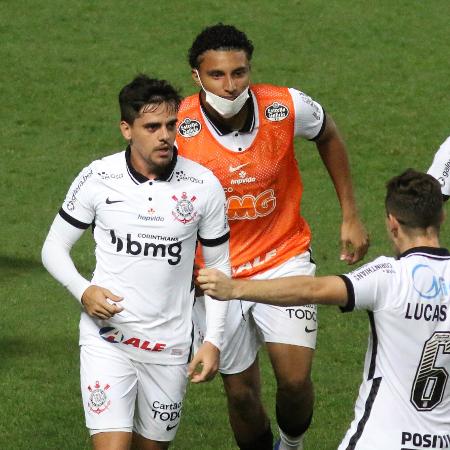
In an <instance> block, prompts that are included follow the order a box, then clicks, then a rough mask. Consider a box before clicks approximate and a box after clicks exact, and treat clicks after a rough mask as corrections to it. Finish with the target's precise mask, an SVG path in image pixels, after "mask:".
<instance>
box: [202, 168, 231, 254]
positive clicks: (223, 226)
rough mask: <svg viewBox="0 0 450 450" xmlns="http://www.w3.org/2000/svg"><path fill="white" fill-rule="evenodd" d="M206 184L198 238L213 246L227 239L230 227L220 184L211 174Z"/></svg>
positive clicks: (206, 245) (208, 245) (203, 243)
mask: <svg viewBox="0 0 450 450" xmlns="http://www.w3.org/2000/svg"><path fill="white" fill-rule="evenodd" d="M208 185H209V186H208V188H209V189H208V191H207V195H208V198H207V199H206V204H205V210H204V212H203V215H202V219H201V221H200V224H199V231H198V240H199V241H200V243H201V244H202V245H203V246H205V247H214V246H216V245H220V244H223V243H224V242H227V241H228V240H229V238H230V228H229V226H228V220H227V214H226V199H225V193H224V191H223V188H222V185H221V184H220V183H219V180H218V179H217V178H216V177H215V176H214V175H212V174H211V179H210V182H209V183H208Z"/></svg>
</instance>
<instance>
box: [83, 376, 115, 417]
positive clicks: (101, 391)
mask: <svg viewBox="0 0 450 450" xmlns="http://www.w3.org/2000/svg"><path fill="white" fill-rule="evenodd" d="M109 388H110V386H109V384H106V385H105V386H104V387H103V388H101V387H100V383H99V381H96V382H95V385H94V388H92V387H91V386H88V390H89V392H90V395H89V401H88V406H89V409H90V410H91V411H92V412H93V413H95V414H101V413H102V412H103V411H106V410H107V409H108V408H109V405H110V404H111V400H109V399H108V395H107V393H106V391H107V390H108V389H109Z"/></svg>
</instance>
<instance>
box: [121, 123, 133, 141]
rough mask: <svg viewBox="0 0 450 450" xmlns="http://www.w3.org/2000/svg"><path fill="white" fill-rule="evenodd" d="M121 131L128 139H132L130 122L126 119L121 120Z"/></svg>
mask: <svg viewBox="0 0 450 450" xmlns="http://www.w3.org/2000/svg"><path fill="white" fill-rule="evenodd" d="M120 132H121V133H122V136H123V137H124V139H125V140H126V141H131V127H130V124H129V123H128V122H125V121H124V120H122V121H121V122H120Z"/></svg>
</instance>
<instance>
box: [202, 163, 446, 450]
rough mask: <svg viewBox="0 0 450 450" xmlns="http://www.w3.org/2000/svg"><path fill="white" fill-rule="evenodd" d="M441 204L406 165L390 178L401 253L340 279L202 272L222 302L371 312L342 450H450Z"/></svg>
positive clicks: (433, 185)
mask: <svg viewBox="0 0 450 450" xmlns="http://www.w3.org/2000/svg"><path fill="white" fill-rule="evenodd" d="M442 204H443V202H442V197H441V193H440V186H439V183H438V182H437V181H436V180H435V179H434V178H433V177H432V176H430V175H427V174H424V173H420V172H416V171H413V170H411V169H409V170H407V171H406V172H404V173H403V174H402V175H400V176H398V177H394V178H393V179H392V180H390V181H389V183H388V185H387V195H386V212H387V219H386V223H387V228H388V232H389V236H390V238H391V240H392V242H393V244H394V248H395V251H396V255H397V257H396V258H393V257H386V256H382V257H380V258H377V259H375V260H374V261H372V262H370V263H368V264H366V265H364V266H362V267H360V268H359V269H357V270H355V271H353V272H351V273H348V274H345V275H342V276H340V277H339V276H328V277H318V278H312V277H307V276H306V277H305V276H303V277H302V276H297V277H290V278H280V279H278V280H270V281H244V280H230V279H229V278H227V277H225V276H221V275H220V274H219V273H215V271H211V270H203V271H200V276H199V282H200V284H201V287H202V288H203V289H205V292H206V293H207V294H209V295H212V296H213V297H216V298H221V299H234V298H242V299H247V298H251V299H253V300H254V301H257V302H262V303H267V304H277V305H291V306H292V305H302V304H304V303H306V302H309V301H312V302H314V303H320V304H325V305H338V306H340V307H341V309H342V310H343V312H349V311H353V310H355V309H356V310H358V309H359V310H366V311H367V312H368V318H369V323H370V337H369V344H368V349H367V353H366V358H365V364H364V373H363V379H362V383H361V387H360V390H359V395H358V399H357V401H356V405H355V417H354V420H353V421H352V423H351V425H350V428H349V430H348V431H347V434H346V435H345V437H344V439H343V441H342V443H341V445H340V446H339V450H381V449H383V450H420V449H428V448H433V449H440V448H446V449H448V448H450V380H449V377H450V253H449V251H448V250H447V249H445V248H441V247H440V245H439V228H440V224H441V222H442V220H443V209H442ZM312 448H321V446H320V445H317V446H315V445H314V444H313V445H312Z"/></svg>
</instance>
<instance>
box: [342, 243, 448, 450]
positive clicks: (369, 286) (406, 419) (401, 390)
mask: <svg viewBox="0 0 450 450" xmlns="http://www.w3.org/2000/svg"><path fill="white" fill-rule="evenodd" d="M342 279H343V280H344V281H345V283H346V286H347V291H348V297H349V302H348V305H347V307H346V308H343V310H344V311H351V310H352V309H353V308H356V309H365V310H367V311H368V314H369V320H370V327H371V335H370V337H369V346H368V350H367V354H366V360H365V366H364V375H363V381H362V384H361V387H360V390H359V396H358V399H357V402H356V406H355V418H354V420H353V422H352V423H351V426H350V429H349V430H348V431H347V434H346V436H345V438H344V440H343V441H342V443H341V445H340V446H339V450H352V449H355V450H381V449H383V450H419V449H429V448H433V449H439V448H450V380H449V376H450V253H449V252H448V251H447V250H446V249H442V248H430V247H418V248H413V249H410V250H408V251H407V252H405V253H403V254H402V255H401V256H400V258H399V259H394V258H388V257H384V256H383V257H380V258H378V259H376V260H374V261H373V262H371V263H369V264H366V265H364V266H362V267H361V268H359V269H357V270H355V271H353V272H351V273H349V274H347V275H343V276H342Z"/></svg>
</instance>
